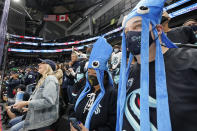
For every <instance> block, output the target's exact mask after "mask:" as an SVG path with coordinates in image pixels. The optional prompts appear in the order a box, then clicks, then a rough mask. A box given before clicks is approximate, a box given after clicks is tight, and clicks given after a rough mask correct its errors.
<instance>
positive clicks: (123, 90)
mask: <svg viewBox="0 0 197 131" xmlns="http://www.w3.org/2000/svg"><path fill="white" fill-rule="evenodd" d="M165 1H166V0H141V1H140V2H139V3H138V4H137V5H136V7H135V8H134V9H133V10H132V11H131V12H130V13H129V14H128V15H127V16H126V17H125V18H124V20H123V22H122V25H123V33H122V62H121V71H120V80H119V87H118V100H117V123H116V131H123V130H124V131H148V130H153V131H157V130H158V131H186V130H188V131H195V130H197V124H195V121H196V120H195V119H196V118H197V101H196V100H197V88H196V87H197V60H196V58H197V50H196V49H189V48H177V47H176V46H175V45H174V44H173V43H172V42H171V41H170V40H169V39H168V38H167V37H166V35H165V33H164V32H163V28H162V26H161V25H160V21H161V17H162V12H163V6H164V3H165ZM127 51H128V52H129V53H130V55H129V61H128V63H127V61H126V60H127ZM133 57H135V58H136V59H137V63H136V64H135V65H134V66H132V69H131V66H130V65H131V62H132V59H133Z"/></svg>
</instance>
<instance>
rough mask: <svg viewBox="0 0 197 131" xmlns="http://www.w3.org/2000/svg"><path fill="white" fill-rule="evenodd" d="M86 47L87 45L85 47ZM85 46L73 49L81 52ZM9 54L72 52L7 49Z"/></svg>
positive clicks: (62, 50)
mask: <svg viewBox="0 0 197 131" xmlns="http://www.w3.org/2000/svg"><path fill="white" fill-rule="evenodd" d="M86 46H88V45H86ZM84 47H85V46H80V47H76V48H74V49H75V50H82V49H84ZM8 51H9V52H21V53H58V52H66V51H72V48H67V49H56V50H28V49H16V48H8Z"/></svg>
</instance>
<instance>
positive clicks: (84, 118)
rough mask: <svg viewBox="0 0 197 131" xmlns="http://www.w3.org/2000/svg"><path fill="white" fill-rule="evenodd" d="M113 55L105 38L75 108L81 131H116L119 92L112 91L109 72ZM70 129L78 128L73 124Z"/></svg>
mask: <svg viewBox="0 0 197 131" xmlns="http://www.w3.org/2000/svg"><path fill="white" fill-rule="evenodd" d="M98 51H99V53H98ZM111 53H112V47H111V46H110V45H109V44H108V43H107V42H106V40H105V39H104V38H103V37H101V38H100V39H98V40H97V42H96V43H95V44H94V46H93V49H92V52H91V55H90V59H89V65H88V75H87V80H86V86H85V88H84V90H83V91H82V92H81V94H80V95H79V97H78V99H77V102H76V104H75V113H74V116H75V117H76V119H77V121H80V123H81V124H77V126H79V127H80V128H81V129H82V131H86V130H89V131H92V130H95V131H114V130H115V123H116V97H117V92H116V90H115V89H114V88H113V81H112V79H111V76H110V74H109V72H108V68H107V61H108V60H109V58H110V56H111ZM70 120H71V118H70ZM72 122H73V121H71V123H72ZM82 123H83V124H84V125H83V124H82ZM70 128H71V131H75V130H76V125H73V124H70Z"/></svg>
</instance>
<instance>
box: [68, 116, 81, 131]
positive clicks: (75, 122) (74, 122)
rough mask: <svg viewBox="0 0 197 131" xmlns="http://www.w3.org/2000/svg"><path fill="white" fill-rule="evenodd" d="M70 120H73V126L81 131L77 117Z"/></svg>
mask: <svg viewBox="0 0 197 131" xmlns="http://www.w3.org/2000/svg"><path fill="white" fill-rule="evenodd" d="M69 121H70V122H71V124H72V126H73V127H74V128H75V129H76V130H77V131H81V127H80V126H79V124H78V121H77V119H76V118H75V117H70V118H69Z"/></svg>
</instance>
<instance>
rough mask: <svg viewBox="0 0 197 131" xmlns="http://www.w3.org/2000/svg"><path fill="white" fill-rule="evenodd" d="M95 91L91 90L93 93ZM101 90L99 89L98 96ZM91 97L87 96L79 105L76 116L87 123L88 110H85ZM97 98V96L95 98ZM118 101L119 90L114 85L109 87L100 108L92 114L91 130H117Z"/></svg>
mask: <svg viewBox="0 0 197 131" xmlns="http://www.w3.org/2000/svg"><path fill="white" fill-rule="evenodd" d="M92 92H93V91H90V93H92ZM99 93H100V91H97V93H96V97H97V96H98V94H99ZM88 94H89V93H88ZM88 100H89V97H87V96H86V97H85V98H84V99H83V100H82V101H81V102H80V103H79V105H78V106H77V109H76V112H75V116H76V118H77V120H79V121H81V122H82V123H83V124H85V120H86V116H87V114H88V111H86V112H85V113H83V112H84V108H85V106H86V103H87V102H88ZM95 100H96V98H95ZM116 103H117V91H116V89H114V88H113V87H108V88H107V89H105V95H104V96H103V98H102V100H101V101H100V103H99V106H98V107H99V108H97V109H96V110H95V112H94V114H93V115H92V119H91V123H90V130H89V131H92V130H95V131H115V127H116Z"/></svg>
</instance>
